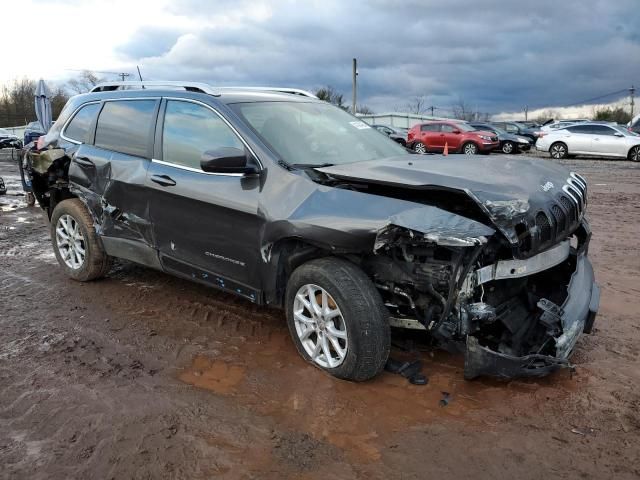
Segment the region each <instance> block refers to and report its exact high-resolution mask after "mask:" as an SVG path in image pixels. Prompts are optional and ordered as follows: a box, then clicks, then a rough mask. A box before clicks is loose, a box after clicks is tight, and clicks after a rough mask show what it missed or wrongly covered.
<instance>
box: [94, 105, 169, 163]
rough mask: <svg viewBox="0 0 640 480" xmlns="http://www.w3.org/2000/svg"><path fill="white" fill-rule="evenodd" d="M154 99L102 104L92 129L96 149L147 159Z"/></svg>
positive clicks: (154, 106)
mask: <svg viewBox="0 0 640 480" xmlns="http://www.w3.org/2000/svg"><path fill="white" fill-rule="evenodd" d="M155 108H156V100H118V101H110V102H106V103H105V104H104V107H103V109H102V112H100V116H99V117H98V125H97V128H96V141H95V144H96V146H97V147H101V148H105V149H107V150H113V151H115V152H121V153H126V154H128V155H135V156H137V157H147V156H148V155H149V154H148V151H149V140H150V138H151V131H152V125H153V123H154V122H153V120H154V118H153V117H154V112H155Z"/></svg>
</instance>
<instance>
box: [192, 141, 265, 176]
mask: <svg viewBox="0 0 640 480" xmlns="http://www.w3.org/2000/svg"><path fill="white" fill-rule="evenodd" d="M200 168H202V170H203V171H204V172H209V173H240V174H244V175H248V174H252V173H257V172H258V169H257V168H256V167H255V165H250V164H249V155H248V154H247V152H246V151H245V150H241V149H239V148H235V147H220V148H216V149H215V150H207V151H205V152H204V153H203V154H202V156H201V157H200Z"/></svg>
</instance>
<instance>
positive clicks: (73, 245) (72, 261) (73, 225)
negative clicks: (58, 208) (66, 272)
mask: <svg viewBox="0 0 640 480" xmlns="http://www.w3.org/2000/svg"><path fill="white" fill-rule="evenodd" d="M56 245H57V247H58V252H60V256H61V257H62V260H63V261H64V263H65V264H66V265H67V267H69V268H71V269H73V270H78V269H80V268H82V265H83V264H84V259H85V254H86V252H85V240H84V237H83V236H82V232H81V231H80V225H79V224H78V222H77V221H76V219H75V218H73V217H72V216H71V215H69V214H65V215H62V216H61V217H60V218H59V219H58V223H57V225H56Z"/></svg>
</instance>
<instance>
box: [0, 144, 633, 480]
mask: <svg viewBox="0 0 640 480" xmlns="http://www.w3.org/2000/svg"><path fill="white" fill-rule="evenodd" d="M563 163H566V164H567V165H569V166H571V168H573V169H575V170H576V171H578V172H580V173H582V174H583V175H585V176H586V177H587V178H588V180H589V181H590V182H591V183H590V192H591V197H590V206H589V217H590V219H591V222H592V225H593V230H594V236H593V241H592V244H591V255H592V258H593V261H594V263H595V267H596V273H597V278H598V281H599V283H600V284H601V286H602V302H601V312H600V315H599V317H598V320H597V323H596V327H597V328H596V330H595V334H593V335H591V336H584V337H583V338H582V339H581V340H580V341H579V344H578V348H577V353H576V355H575V357H574V360H575V363H576V369H575V372H574V373H573V374H571V373H570V372H569V371H563V372H558V373H557V374H554V375H552V376H550V377H548V378H545V379H543V380H517V381H509V382H504V381H495V380H486V379H485V380H477V381H473V382H466V381H464V380H463V378H462V359H461V358H460V357H457V356H453V355H449V354H445V353H442V352H438V351H428V350H426V351H421V352H419V353H418V352H400V351H399V350H398V349H395V350H394V353H393V354H394V355H395V356H401V355H405V356H408V357H410V358H417V357H420V358H421V359H422V360H423V362H424V373H425V374H426V375H427V376H428V377H429V384H428V385H427V386H423V387H419V386H412V385H410V384H409V383H408V382H407V381H406V380H404V379H403V378H402V377H399V376H396V375H392V374H388V373H383V374H381V375H380V376H379V377H377V378H376V379H375V380H373V381H370V382H367V383H363V384H353V383H347V382H342V381H338V380H335V379H333V378H330V377H328V376H326V375H324V374H323V373H322V372H320V371H319V370H317V369H315V368H312V367H310V366H308V365H307V364H305V363H304V362H303V361H302V359H301V358H300V357H299V356H298V354H297V353H296V351H295V349H294V347H293V344H292V343H291V341H290V340H289V338H288V333H287V331H286V328H285V322H284V316H283V314H282V312H280V311H277V310H269V309H261V308H258V307H256V306H253V305H251V304H250V303H248V302H246V301H243V300H241V299H238V298H234V297H231V296H229V295H226V294H223V293H220V292H217V291H215V290H211V289H207V288H205V287H202V286H198V285H195V284H191V283H189V282H187V281H183V280H179V279H176V278H173V277H170V276H168V275H165V274H163V273H159V272H156V271H153V270H149V269H145V268H141V267H138V266H135V265H133V264H130V263H124V262H121V263H118V264H117V265H116V267H115V268H114V270H113V271H112V272H111V275H110V276H109V278H107V279H105V280H102V281H97V282H93V283H86V284H80V283H75V282H73V281H71V280H69V279H67V278H66V277H65V276H64V275H63V273H62V271H61V270H60V269H59V268H58V267H57V264H56V261H55V258H54V256H53V253H52V250H51V247H50V244H49V234H48V230H47V224H46V221H45V219H44V218H43V216H42V214H41V213H40V211H39V209H37V208H29V207H27V206H26V204H25V202H24V197H22V196H19V195H18V192H19V183H18V177H17V171H16V168H15V167H14V166H13V165H12V164H11V162H9V161H8V160H7V159H6V154H5V155H4V156H3V158H0V176H3V177H4V178H5V181H7V184H8V187H9V195H7V196H4V197H0V209H1V210H0V478H25V479H27V478H28V479H40V478H47V479H67V478H118V479H120V478H213V477H216V478H223V479H245V478H257V479H268V478H295V479H311V478H324V479H326V478H331V479H352V478H367V479H383V478H402V479H414V478H415V479H417V478H439V479H440V478H462V479H464V478H470V479H471V478H473V479H477V478H496V479H503V478H504V479H507V478H509V479H511V478H518V479H536V480H539V479H541V478H598V479H599V478H616V479H625V478H638V476H640V441H639V438H640V386H639V385H640V361H639V358H640V320H639V316H638V313H637V312H638V307H639V305H640V300H639V298H640V242H639V241H638V234H640V165H638V164H632V163H629V162H623V161H615V162H614V161H594V160H571V161H566V162H563ZM443 392H448V393H449V394H450V397H449V399H450V402H449V403H448V404H447V405H444V406H443V405H442V403H441V400H442V398H443Z"/></svg>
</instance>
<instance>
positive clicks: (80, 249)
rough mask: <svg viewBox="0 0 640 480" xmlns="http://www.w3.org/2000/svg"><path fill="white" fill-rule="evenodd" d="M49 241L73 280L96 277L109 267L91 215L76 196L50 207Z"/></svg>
mask: <svg viewBox="0 0 640 480" xmlns="http://www.w3.org/2000/svg"><path fill="white" fill-rule="evenodd" d="M51 242H52V244H53V251H54V253H55V255H56V259H57V260H58V263H59V264H60V266H61V267H62V269H63V270H64V271H65V273H66V274H67V275H68V276H69V277H71V278H72V279H73V280H77V281H79V282H87V281H89V280H95V279H97V278H101V277H104V276H105V275H106V274H107V273H108V272H109V270H110V269H111V264H112V259H111V257H109V256H108V255H107V254H106V253H105V251H104V249H103V248H102V243H101V242H100V239H99V238H98V235H97V234H96V230H95V228H94V226H93V218H92V217H91V215H90V214H89V212H88V211H87V208H86V207H85V205H84V204H83V203H82V202H81V201H80V200H79V199H77V198H70V199H68V200H63V201H62V202H60V203H59V204H58V205H56V207H55V209H54V210H53V214H52V215H51Z"/></svg>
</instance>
